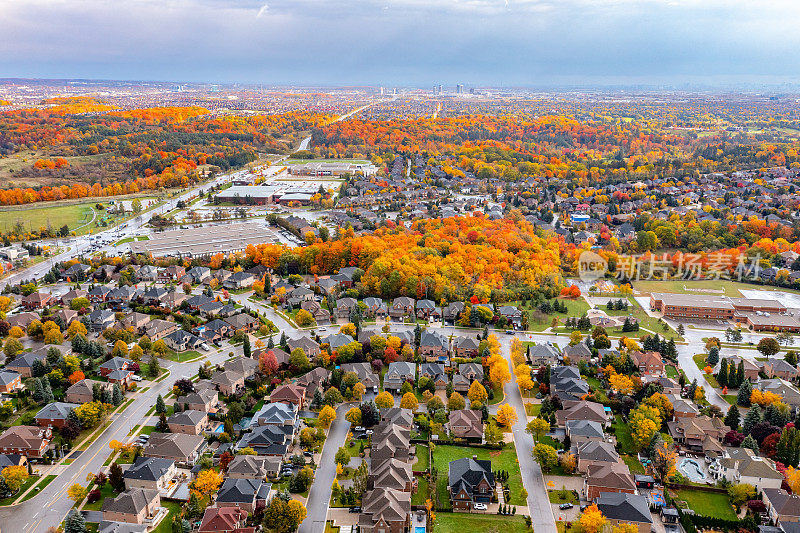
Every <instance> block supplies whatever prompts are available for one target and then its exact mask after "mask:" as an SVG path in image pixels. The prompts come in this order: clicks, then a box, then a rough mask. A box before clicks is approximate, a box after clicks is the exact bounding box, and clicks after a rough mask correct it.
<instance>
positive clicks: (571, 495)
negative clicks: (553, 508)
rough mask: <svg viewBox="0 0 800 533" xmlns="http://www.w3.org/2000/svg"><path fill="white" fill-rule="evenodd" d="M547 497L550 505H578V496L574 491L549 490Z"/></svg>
mask: <svg viewBox="0 0 800 533" xmlns="http://www.w3.org/2000/svg"><path fill="white" fill-rule="evenodd" d="M547 497H548V498H549V499H550V503H571V504H573V505H578V495H577V494H576V493H575V491H574V490H564V489H562V490H548V491H547Z"/></svg>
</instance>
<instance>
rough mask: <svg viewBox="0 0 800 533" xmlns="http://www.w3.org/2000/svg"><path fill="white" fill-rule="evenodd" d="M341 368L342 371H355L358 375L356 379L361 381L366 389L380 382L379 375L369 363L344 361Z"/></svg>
mask: <svg viewBox="0 0 800 533" xmlns="http://www.w3.org/2000/svg"><path fill="white" fill-rule="evenodd" d="M341 368H342V371H344V372H355V374H356V375H357V376H358V381H360V382H361V383H363V384H364V387H366V388H367V389H371V388H372V387H378V386H380V384H381V377H380V375H378V374H376V373H375V371H374V370H373V369H372V365H371V364H369V363H366V362H363V363H344V364H343V365H341Z"/></svg>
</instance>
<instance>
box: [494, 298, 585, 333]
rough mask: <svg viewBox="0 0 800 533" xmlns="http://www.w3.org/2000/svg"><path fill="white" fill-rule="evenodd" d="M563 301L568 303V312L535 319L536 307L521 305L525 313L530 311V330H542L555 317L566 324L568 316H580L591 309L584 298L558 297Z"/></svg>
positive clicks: (516, 303)
mask: <svg viewBox="0 0 800 533" xmlns="http://www.w3.org/2000/svg"><path fill="white" fill-rule="evenodd" d="M558 300H559V301H560V302H561V303H564V304H566V306H567V312H566V313H553V314H551V315H544V317H542V318H541V319H540V320H538V321H537V320H535V319H534V315H535V314H538V313H534V312H533V311H534V309H531V308H528V307H524V308H523V307H520V309H521V310H522V312H523V313H528V324H529V325H528V327H529V328H530V331H542V330H545V329H547V328H549V327H550V325H551V324H552V322H553V318H557V319H558V323H559V324H562V325H563V324H564V320H566V319H567V317H578V318H580V317H581V316H583V315H584V314H585V313H586V311H588V310H589V304H588V303H587V302H586V300H584V299H583V298H577V299H575V300H572V299H570V298H559V299H558ZM519 304H520V302H514V303H511V304H509V305H516V306H519Z"/></svg>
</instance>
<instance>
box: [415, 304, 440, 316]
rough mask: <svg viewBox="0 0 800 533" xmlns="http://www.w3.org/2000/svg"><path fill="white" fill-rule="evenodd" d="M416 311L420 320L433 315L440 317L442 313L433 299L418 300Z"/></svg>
mask: <svg viewBox="0 0 800 533" xmlns="http://www.w3.org/2000/svg"><path fill="white" fill-rule="evenodd" d="M416 311H417V318H419V319H420V320H428V319H429V318H431V317H433V318H438V317H439V315H440V313H439V311H438V310H437V309H436V303H435V302H434V301H433V300H417V303H416Z"/></svg>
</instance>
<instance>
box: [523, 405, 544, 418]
mask: <svg viewBox="0 0 800 533" xmlns="http://www.w3.org/2000/svg"><path fill="white" fill-rule="evenodd" d="M541 412H542V404H540V403H526V404H525V414H526V415H528V416H533V417H537V416H539V413H541Z"/></svg>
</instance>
